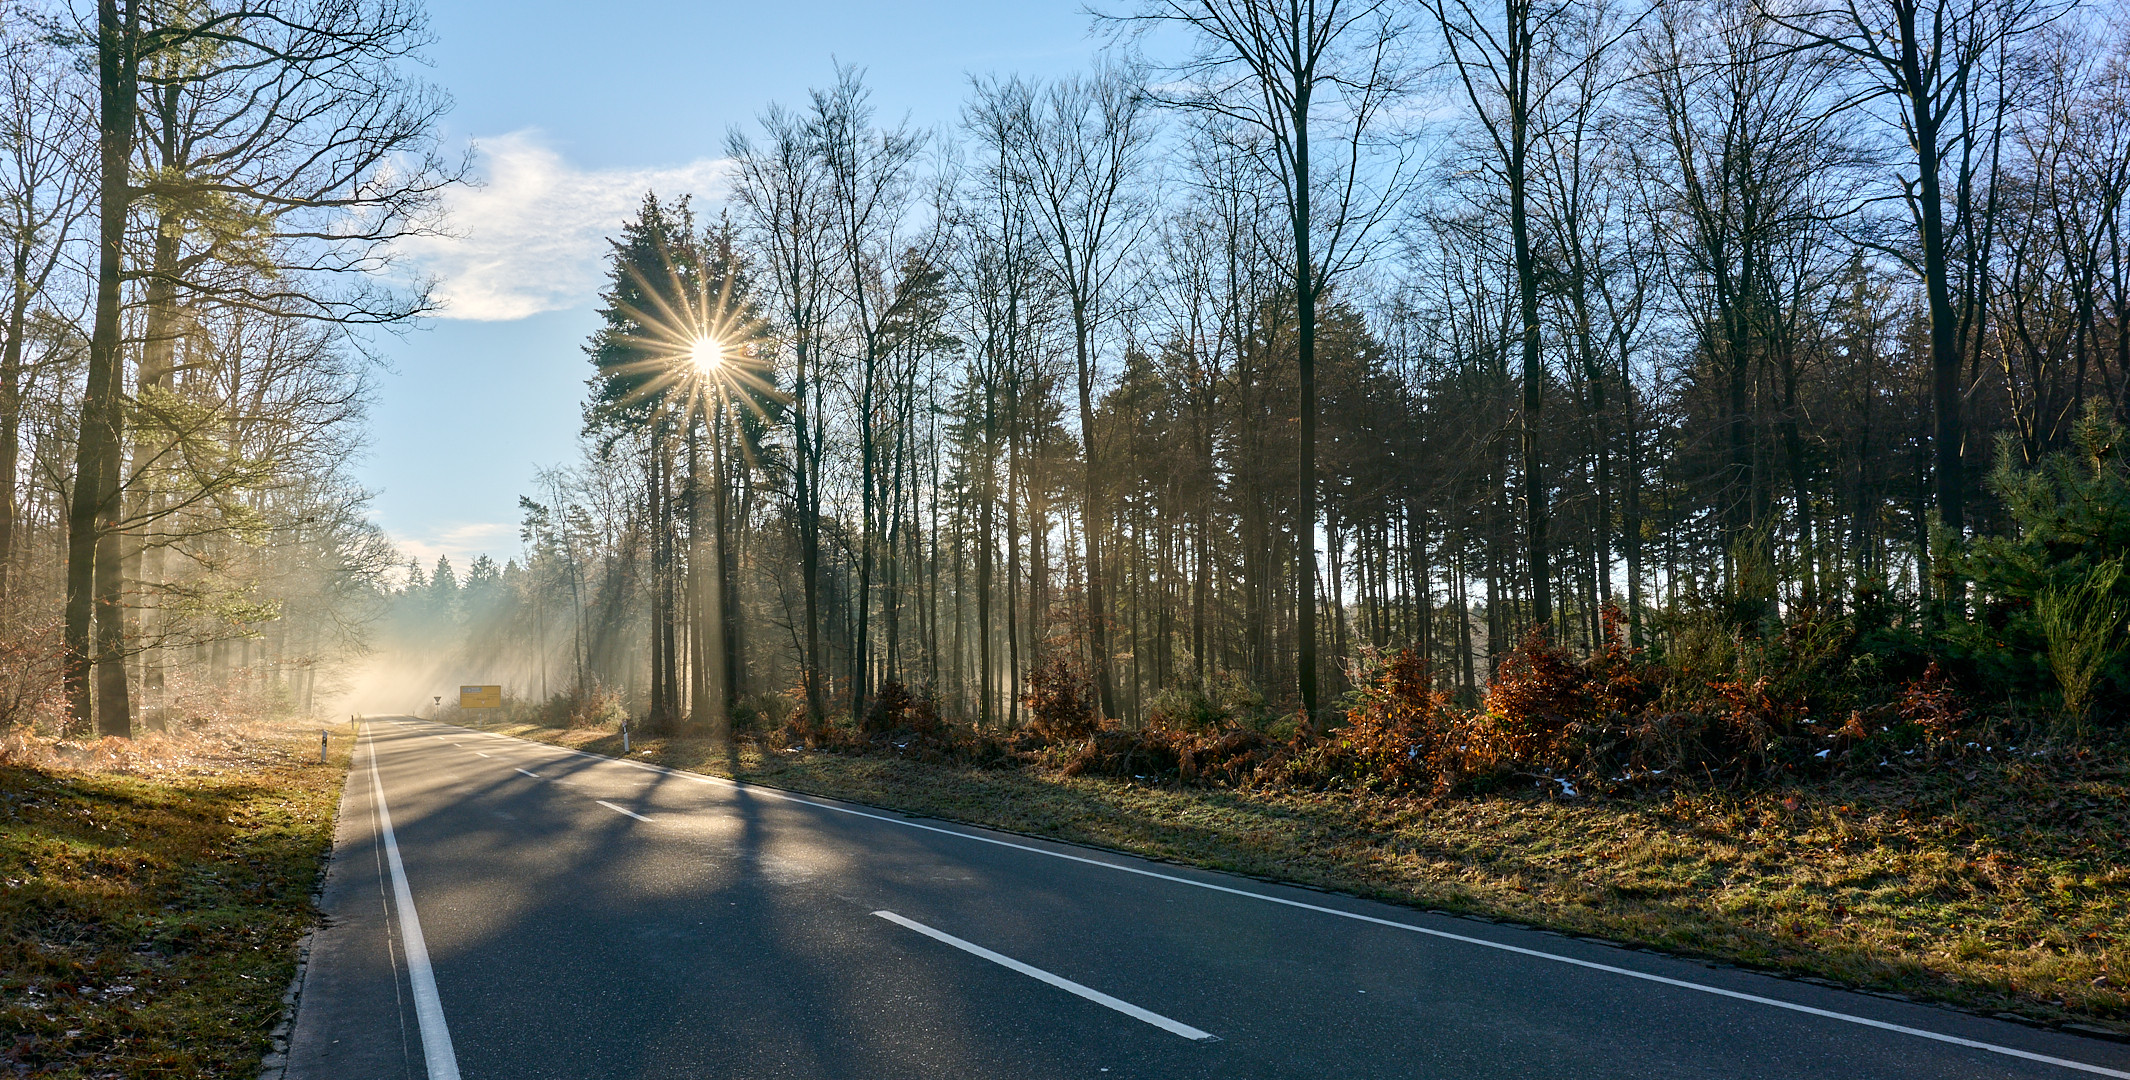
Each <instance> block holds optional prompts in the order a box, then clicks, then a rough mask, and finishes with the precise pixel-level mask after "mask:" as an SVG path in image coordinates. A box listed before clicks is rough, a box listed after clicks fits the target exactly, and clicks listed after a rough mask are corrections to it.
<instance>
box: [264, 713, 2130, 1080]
mask: <svg viewBox="0 0 2130 1080" xmlns="http://www.w3.org/2000/svg"><path fill="white" fill-rule="evenodd" d="M324 905H325V908H326V911H327V913H328V921H327V925H326V927H325V928H324V929H323V930H321V931H320V933H319V934H318V936H317V937H316V938H315V939H314V941H313V945H312V951H311V962H310V965H309V967H308V974H307V975H306V978H305V983H304V986H303V988H302V994H301V998H300V1003H299V1006H298V1011H297V1016H296V1025H295V1029H294V1031H293V1033H292V1035H291V1038H290V1046H289V1060H288V1068H289V1071H288V1076H290V1077H292V1078H301V1080H383V1078H395V1080H400V1078H403V1080H415V1078H428V1080H448V1078H451V1077H458V1076H463V1077H466V1078H469V1080H505V1078H508V1080H518V1078H525V1080H531V1078H548V1077H554V1078H570V1080H579V1078H623V1077H628V1078H635V1077H688V1078H691V1080H701V1078H716V1077H747V1078H757V1077H759V1078H781V1077H848V1078H852V1080H876V1078H889V1077H956V1078H961V1077H1000V1078H1029V1077H1088V1078H1095V1077H1103V1078H1117V1080H1122V1078H1125V1077H1253V1078H1254V1077H1268V1078H1269V1077H1575V1078H1595V1077H1638V1078H1641V1077H1722V1078H1725V1080H1744V1078H1757V1077H1828V1078H1834V1077H1840V1078H1844V1080H1855V1078H1867V1077H1873V1078H1875V1077H1901V1078H1909V1077H1915V1078H1923V1077H1930V1078H1946V1080H1972V1078H1983V1077H2047V1078H2075V1077H2081V1076H2095V1075H2098V1076H2112V1077H2125V1078H2130V1046H2126V1045H2123V1044H2118V1043H2112V1042H2107V1041H2102V1040H2097V1039H2085V1038H2080V1037H2077V1036H2073V1035H2068V1034H2060V1033H2055V1032H2049V1031H2041V1030H2036V1029H2033V1028H2028V1027H2024V1026H2021V1025H2017V1024H2010V1023H2004V1022H2000V1021H1995V1020H1988V1019H1983V1018H1979V1017H1971V1016H1967V1015H1964V1014H1960V1013H1954V1012H1950V1011H1946V1010H1941V1009H1936V1008H1930V1007H1926V1006H1922V1005H1914V1004H1908V1003H1905V1002H1900V1001H1893V1000H1888V999H1883V998H1876V997H1870V996H1866V995H1860V994H1851V993H1846V992H1843V991H1839V990H1834V989H1830V988H1824V987H1819V986H1814V985H1810V984H1805V983H1797V982H1790V981H1786V980H1781V979H1772V978H1766V977H1763V976H1758V975H1753V974H1749V973H1746V972H1741V971H1736V970H1729V969H1711V968H1708V967H1704V966H1702V965H1699V964H1694V963H1690V962H1686V961H1680V960H1673V959H1669V958H1665V957H1661V956H1653V955H1649V954H1646V953H1640V952H1633V951H1629V950H1623V949H1616V948H1611V947H1608V946H1605V945H1602V944H1599V943H1595V942H1589V941H1583V940H1578V939H1573V938H1565V937H1559V936H1555V935H1550V934H1544V933H1539V932H1534V931H1529V930H1523V929H1519V928H1514V927H1507V926H1498V925H1493V924H1489V923H1484V922H1478V921H1474V920H1468V919H1458V918H1453V917H1448V916H1436V915H1430V914H1427V913H1424V912H1416V911H1412V910H1409V909H1405V908H1398V907H1393V906H1389V905H1384V904H1376V903H1371V902H1368V901H1363V900H1355V899H1350V898H1346V897H1341V896H1333V895H1327V894H1323V893H1318V892H1312V891H1309V890H1304V889H1296V888H1286V887H1282V886H1277V885H1266V884H1262V883H1259V882H1255V881H1250V880H1247V879H1242V878H1234V877H1228V876H1225V875H1221V874H1215V873H1209V872H1204V871H1197V870H1190V869H1180V868H1177V867H1174V866H1170V865H1166V864H1160V863H1152V862H1145V861H1141V860H1136V859H1132V858H1129V857H1126V856H1121V855H1116V854H1113V853H1109V852H1102V851H1095V850H1090V849H1086V848H1077V847H1073V846H1071V845H1067V844H1053V843H1047V842H1044V841H1039V840H1029V839H1026V838H1023V837H1018V836H1012V835H1008V834H1002V833H992V832H986V831H984V830H981V829H975V828H970V827H965V826H960V825H947V824H942V823H940V822H938V821H936V820H931V819H921V818H909V817H905V816H903V815H900V814H897V813H895V812H892V811H885V810H876V809H872V808H868V807H862V806H857V805H853V804H847V803H835V802H831V801H829V800H825V799H813V798H808V797H801V796H794V795H790V794H787V793H784V792H779V791H774V790H770V789H765V788H758V787H749V786H745V785H735V784H733V783H731V782H728V781H724V780H719V779H715V778H710V777H701V776H696V775H693V774H687V773H680V772H673V771H669V770H664V769H659V768H656V767H654V766H650V765H647V764H643V763H639V762H627V761H614V760H609V759H606V758H598V757H592V756H589V755H582V754H577V753H575V752H572V751H568V750H563V749H560V748H557V747H552V746H547V745H544V744H540V743H532V742H526V741H522V740H516V739H507V738H504V737H501V736H496V735H490V734H486V733H480V732H473V731H468V730H465V729H462V728H455V727H450V726H447V725H442V724H435V723H429V722H424V721H419V720H416V719H414V718H411V717H399V718H386V719H378V718H373V719H371V720H370V721H369V722H368V723H367V724H366V725H365V737H364V738H363V740H362V744H361V746H360V747H359V748H358V750H357V752H356V754H355V760H354V767H353V770H352V771H351V772H350V774H349V780H348V784H347V789H346V792H345V793H344V795H343V797H342V803H341V817H340V830H339V836H338V839H337V843H336V846H335V849H334V856H333V862H332V865H331V868H330V870H329V871H328V874H327V882H326V889H325V897H324Z"/></svg>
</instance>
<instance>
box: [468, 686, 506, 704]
mask: <svg viewBox="0 0 2130 1080" xmlns="http://www.w3.org/2000/svg"><path fill="white" fill-rule="evenodd" d="M502 707H503V688H502V687H500V686H461V687H459V708H461V709H500V708H502Z"/></svg>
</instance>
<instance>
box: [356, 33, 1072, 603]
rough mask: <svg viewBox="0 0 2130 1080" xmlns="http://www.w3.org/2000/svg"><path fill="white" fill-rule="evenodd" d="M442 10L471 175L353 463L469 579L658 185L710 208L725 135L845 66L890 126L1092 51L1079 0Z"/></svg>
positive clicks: (397, 525) (553, 417)
mask: <svg viewBox="0 0 2130 1080" xmlns="http://www.w3.org/2000/svg"><path fill="white" fill-rule="evenodd" d="M591 12H596V14H592V13H591ZM429 14H430V20H431V29H432V31H433V33H434V35H435V38H436V41H435V43H434V44H433V45H432V46H431V47H430V48H429V49H428V50H427V58H428V60H429V61H430V64H431V66H430V68H429V69H428V70H427V72H426V77H427V78H428V80H429V81H430V82H432V83H434V84H435V85H437V86H438V87H440V88H442V89H443V90H445V91H446V92H448V93H449V94H451V96H452V97H453V98H454V99H455V100H456V105H455V107H454V108H453V110H452V112H451V113H450V115H449V117H448V118H447V120H446V123H445V127H444V132H443V134H444V139H445V144H446V146H447V147H451V148H453V149H454V150H455V151H463V150H464V149H465V148H466V147H467V146H468V145H471V146H472V147H473V149H474V152H475V157H474V159H473V173H474V176H475V178H476V179H477V181H478V183H477V184H474V185H469V186H466V187H463V188H458V189H454V190H453V191H452V192H451V193H450V195H449V196H448V197H447V200H446V208H447V210H448V212H449V214H450V222H451V224H450V226H449V228H450V232H451V233H452V236H451V237H449V238H425V239H422V240H420V241H417V242H414V243H411V244H409V245H408V246H407V247H406V249H405V250H403V251H402V253H401V257H402V259H403V261H404V263H405V264H406V265H407V266H409V267H411V268H413V269H415V270H418V271H420V272H422V273H424V274H427V275H430V276H432V277H433V278H434V279H435V281H436V282H437V295H438V297H439V298H440V299H441V300H442V301H443V302H444V306H443V308H442V310H441V311H440V313H439V314H438V316H437V317H435V318H433V319H429V320H427V321H425V322H424V323H423V324H422V325H420V326H418V327H414V328H411V329H409V330H407V331H405V332H404V333H402V334H397V335H385V336H381V337H379V338H378V339H376V340H375V341H373V342H372V343H371V345H372V348H373V350H374V351H375V353H376V354H377V356H378V359H379V361H380V370H379V371H378V375H377V383H378V386H377V399H376V404H375V406H374V407H373V409H372V413H371V435H372V438H371V442H370V449H369V451H368V453H367V454H366V455H365V457H364V458H363V460H361V461H359V462H357V463H356V466H355V475H356V478H357V480H358V482H360V483H361V484H362V485H363V486H364V487H365V488H367V489H369V490H370V491H372V492H374V493H375V495H374V499H373V501H372V504H371V505H372V510H373V517H374V518H375V519H376V520H377V522H378V523H379V524H380V525H381V526H383V528H384V529H385V531H386V533H387V534H388V535H390V536H391V538H392V540H393V542H394V543H395V544H397V545H398V546H399V548H400V549H401V550H402V551H403V552H405V553H406V554H408V555H410V556H413V557H416V558H419V559H421V560H422V562H423V563H424V564H425V565H433V564H434V562H435V560H436V558H437V557H438V556H439V555H448V556H449V557H450V558H451V561H452V562H453V564H454V565H456V566H458V567H459V568H460V569H461V570H462V571H463V569H464V567H465V565H466V563H467V562H469V561H471V559H472V558H473V557H474V556H475V555H478V554H488V555H490V556H492V557H494V558H495V559H496V560H497V561H498V562H501V561H503V560H504V559H505V558H507V557H510V556H513V555H515V554H516V553H517V551H518V547H519V543H518V524H517V523H518V520H519V514H518V497H519V496H520V495H524V494H530V493H531V492H532V491H533V477H534V474H535V473H536V472H537V471H538V470H539V469H541V468H543V467H549V466H556V465H567V464H570V463H571V462H573V461H574V460H575V459H576V457H577V455H578V449H577V433H578V431H579V429H580V427H581V422H582V417H581V413H580V411H579V406H580V402H581V401H582V399H583V396H584V389H585V386H584V380H585V377H586V376H587V375H588V374H590V370H591V369H590V365H589V363H588V361H587V360H586V359H585V356H584V353H583V351H582V345H583V343H584V341H585V339H586V338H587V337H588V336H589V335H590V333H591V332H592V329H593V328H594V326H595V325H596V323H597V319H598V317H597V315H596V314H595V312H594V308H595V306H596V301H597V294H598V291H599V288H600V285H601V282H602V275H603V273H604V270H603V258H604V255H605V252H606V245H605V240H604V238H605V237H607V236H609V235H612V234H613V233H614V232H615V231H616V230H617V229H618V228H619V226H620V224H621V222H622V221H623V219H625V218H626V217H628V216H629V214H630V213H631V212H632V211H633V210H634V209H635V208H636V206H637V204H638V202H639V201H640V200H641V199H642V197H643V193H644V192H645V191H646V190H656V191H657V192H658V193H659V195H660V196H661V197H668V196H678V195H682V194H693V195H695V197H696V200H697V203H698V206H699V207H700V208H703V209H707V210H709V211H710V212H712V213H714V212H715V208H716V206H717V205H718V202H719V200H720V197H721V194H722V188H721V180H722V177H723V174H724V166H723V164H722V162H721V161H720V160H719V159H720V153H721V150H722V148H723V146H724V141H725V133H726V131H727V130H728V129H729V128H731V127H732V126H733V125H735V124H740V125H748V124H751V122H752V120H753V118H754V116H755V115H756V114H757V113H759V112H760V111H761V110H762V108H763V107H764V106H766V105H767V104H768V103H770V102H771V101H780V102H784V103H786V104H790V105H803V104H804V103H805V101H806V94H807V90H808V89H809V88H810V87H813V86H821V85H825V84H827V83H828V82H830V81H831V80H832V79H833V77H834V65H835V64H837V63H843V64H849V65H854V66H856V67H859V68H861V69H863V70H864V71H865V72H866V81H867V83H868V85H870V86H871V87H872V89H873V100H874V103H875V104H876V105H877V106H878V108H879V112H880V115H881V117H882V118H883V119H884V120H889V121H892V120H894V119H897V118H899V117H902V116H905V115H906V116H907V117H908V118H909V120H910V121H911V123H913V124H914V125H916V126H919V127H935V126H951V125H952V124H954V122H955V121H956V119H957V118H958V116H959V113H960V109H961V103H962V101H963V99H964V97H965V91H966V89H967V86H968V82H969V77H970V76H971V75H972V74H974V75H985V74H994V73H995V74H1021V75H1028V76H1035V77H1052V76H1058V75H1064V74H1068V73H1070V72H1073V71H1076V70H1079V69H1082V68H1084V67H1085V66H1086V65H1087V64H1088V63H1089V62H1090V61H1091V60H1092V59H1093V58H1094V56H1095V53H1096V52H1097V51H1098V50H1099V48H1100V46H1101V41H1100V39H1099V38H1097V37H1094V36H1091V35H1090V33H1089V29H1090V19H1089V16H1088V15H1087V14H1086V13H1085V7H1084V0H977V2H970V0H897V2H881V0H872V2H860V0H774V2H770V3H760V2H753V3H731V2H711V3H704V2H701V0H695V2H649V0H630V2H616V0H606V2H605V3H602V4H599V5H597V6H596V7H594V6H591V5H581V4H565V3H560V2H555V0H529V2H522V3H515V4H509V5H505V4H500V3H493V2H491V3H475V2H469V0H431V2H430V4H429Z"/></svg>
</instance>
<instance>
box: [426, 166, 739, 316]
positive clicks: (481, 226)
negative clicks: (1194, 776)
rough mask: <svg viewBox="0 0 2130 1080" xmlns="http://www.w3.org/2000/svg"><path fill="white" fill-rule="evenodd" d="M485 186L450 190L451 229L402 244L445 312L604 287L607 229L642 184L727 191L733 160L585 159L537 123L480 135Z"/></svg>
mask: <svg viewBox="0 0 2130 1080" xmlns="http://www.w3.org/2000/svg"><path fill="white" fill-rule="evenodd" d="M478 146H479V148H480V159H479V164H478V171H479V173H480V176H481V180H482V182H481V183H480V184H479V185H478V186H466V187H460V188H455V189H453V190H452V192H451V193H450V195H449V196H448V197H447V199H446V202H445V210H446V212H447V213H448V215H449V229H450V231H451V232H452V233H453V235H451V236H448V237H420V238H417V239H415V240H412V241H410V242H408V243H407V244H405V245H404V247H403V248H402V251H401V254H402V256H403V257H404V259H405V260H406V262H407V264H409V265H410V266H412V267H413V268H414V269H416V270H417V271H419V272H421V273H424V274H429V275H433V276H434V277H435V278H436V280H437V298H438V299H439V300H441V301H442V302H443V310H442V311H441V312H439V314H440V315H441V316H442V317H444V318H447V319H471V320H476V321H482V322H501V321H507V320H510V319H522V318H525V317H526V316H528V315H537V314H539V313H541V312H543V311H558V310H561V309H563V308H568V307H574V306H576V305H577V304H580V303H583V302H584V301H586V300H589V299H591V298H592V297H593V296H594V295H596V294H597V293H598V291H599V286H600V282H601V278H602V269H603V265H602V264H603V261H604V259H605V256H606V251H607V248H606V243H605V238H606V237H609V236H612V235H614V234H615V233H616V232H617V231H619V229H620V228H621V223H622V221H623V220H624V219H626V218H627V217H629V216H630V215H631V214H633V213H635V211H636V208H637V205H638V204H639V202H640V201H641V200H642V199H643V195H644V192H646V191H656V192H658V194H659V196H660V197H661V198H677V197H679V196H681V195H688V194H693V195H695V196H696V197H697V198H698V199H700V200H714V199H717V198H719V197H720V196H721V195H722V193H723V190H724V178H725V174H726V171H727V169H726V163H725V162H724V161H723V160H721V159H711V158H704V159H700V160H697V161H691V162H688V163H687V164H684V165H675V166H671V167H666V168H645V169H581V168H578V167H577V166H575V165H572V164H570V163H569V162H568V161H566V160H564V159H563V157H562V155H561V154H559V153H557V152H556V151H555V150H554V149H553V148H551V147H549V146H547V145H546V144H545V143H544V142H542V141H541V138H540V135H539V133H538V132H536V131H514V132H511V133H510V134H507V135H498V136H495V137H493V138H485V139H481V140H478Z"/></svg>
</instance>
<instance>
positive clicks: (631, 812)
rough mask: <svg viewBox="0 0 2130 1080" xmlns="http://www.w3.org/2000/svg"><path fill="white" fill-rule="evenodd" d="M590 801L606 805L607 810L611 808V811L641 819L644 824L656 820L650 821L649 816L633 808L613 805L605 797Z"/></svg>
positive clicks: (652, 822) (653, 823)
mask: <svg viewBox="0 0 2130 1080" xmlns="http://www.w3.org/2000/svg"><path fill="white" fill-rule="evenodd" d="M592 801H593V802H595V803H598V804H599V805H601V806H604V807H606V808H607V809H609V810H612V811H613V812H615V813H617V814H626V815H628V816H629V817H632V818H635V819H636V820H638V821H641V822H643V823H644V824H646V825H655V824H657V822H655V821H652V820H651V819H650V818H647V817H645V816H643V815H642V814H639V813H637V812H636V811H634V810H630V809H628V808H627V807H621V806H615V805H614V804H613V803H610V802H608V801H606V800H605V799H593V800H592Z"/></svg>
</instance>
